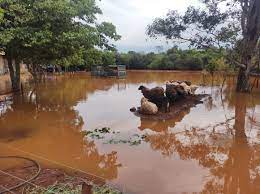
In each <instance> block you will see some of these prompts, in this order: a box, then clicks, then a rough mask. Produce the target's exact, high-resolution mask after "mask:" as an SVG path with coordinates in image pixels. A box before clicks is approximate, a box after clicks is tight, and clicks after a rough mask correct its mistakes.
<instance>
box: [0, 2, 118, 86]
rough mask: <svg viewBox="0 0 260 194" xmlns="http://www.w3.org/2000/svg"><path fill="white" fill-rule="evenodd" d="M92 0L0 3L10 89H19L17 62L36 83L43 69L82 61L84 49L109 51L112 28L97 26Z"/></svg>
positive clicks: (1, 36) (0, 32) (1, 40)
mask: <svg viewBox="0 0 260 194" xmlns="http://www.w3.org/2000/svg"><path fill="white" fill-rule="evenodd" d="M97 14H102V11H101V10H100V9H99V8H98V7H97V5H96V1H95V0H37V1H35V0H0V23H1V26H0V48H1V49H2V50H4V52H5V54H6V55H5V56H6V59H7V61H8V67H9V72H10V77H11V81H12V88H13V90H19V87H20V63H21V62H22V61H23V62H25V63H26V64H27V65H28V68H29V71H30V72H31V73H32V75H33V76H34V78H35V79H36V80H37V79H38V75H39V73H41V72H42V69H43V67H44V66H46V65H48V64H53V65H65V66H67V65H69V64H70V63H73V62H75V60H78V61H79V62H82V59H83V54H84V50H86V49H90V48H93V47H94V46H98V47H101V48H108V49H111V48H113V45H111V44H109V39H114V40H118V39H119V38H120V36H119V35H118V34H117V33H116V29H115V26H113V25H112V24H111V23H107V22H103V23H101V24H98V23H97V19H96V15H97Z"/></svg>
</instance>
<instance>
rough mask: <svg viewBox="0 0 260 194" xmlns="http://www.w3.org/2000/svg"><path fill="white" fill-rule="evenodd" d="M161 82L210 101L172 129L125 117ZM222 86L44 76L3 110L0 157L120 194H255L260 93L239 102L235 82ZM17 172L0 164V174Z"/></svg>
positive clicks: (259, 189)
mask: <svg viewBox="0 0 260 194" xmlns="http://www.w3.org/2000/svg"><path fill="white" fill-rule="evenodd" d="M167 80H190V81H192V82H193V83H194V84H197V85H200V88H199V89H198V90H197V93H201V94H209V95H210V97H209V98H206V99H204V103H203V104H199V105H197V106H196V107H193V108H190V109H188V110H185V111H184V112H182V113H181V114H179V115H178V116H177V117H176V118H174V119H169V120H149V119H142V118H139V117H137V116H135V115H134V114H133V113H132V112H130V111H129V109H130V108H131V107H134V106H139V105H140V99H141V97H142V95H141V93H140V91H138V87H139V86H140V85H145V86H147V87H154V86H164V85H165V81H167ZM222 81H223V79H222V78H221V77H215V79H214V82H213V83H212V81H211V76H203V75H202V74H201V73H199V72H193V73H192V72H182V73H181V72H159V71H158V72H152V71H151V72H149V71H147V72H141V71H137V72H136V71H131V72H128V76H127V78H126V79H103V78H93V77H91V76H90V75H89V74H88V73H86V74H78V75H77V74H76V75H66V76H58V77H49V78H48V80H46V82H45V83H42V84H40V85H39V87H38V88H36V89H34V88H33V85H30V84H29V85H28V89H27V90H26V92H25V95H24V97H15V96H14V97H13V100H12V101H11V102H8V103H7V104H4V105H2V106H1V117H0V156H4V155H19V156H27V157H31V158H33V159H35V160H37V161H39V162H40V163H41V164H42V165H44V166H46V167H49V168H58V169H64V170H68V171H69V170H77V171H80V172H87V173H89V174H92V175H93V176H97V177H99V178H101V179H103V180H104V181H106V182H108V183H110V184H112V185H115V186H116V187H117V188H119V189H120V190H122V191H124V192H126V193H137V194H139V193H140V194H159V193H160V194H169V193H182V192H188V193H192V192H202V193H229V194H230V193H260V91H259V90H258V91H257V90H255V91H254V92H253V93H252V94H250V95H246V94H237V93H235V92H234V90H235V89H234V87H235V85H234V78H233V77H229V78H228V79H227V82H226V83H225V85H224V87H223V88H222V89H221V85H222ZM221 90H222V92H221ZM102 129H103V130H102ZM15 165H16V163H12V162H10V161H8V160H0V169H2V170H3V169H6V168H7V167H10V166H15Z"/></svg>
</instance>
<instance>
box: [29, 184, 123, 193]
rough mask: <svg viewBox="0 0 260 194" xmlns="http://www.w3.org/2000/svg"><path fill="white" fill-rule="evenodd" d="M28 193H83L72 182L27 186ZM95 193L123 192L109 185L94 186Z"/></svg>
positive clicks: (79, 187)
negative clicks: (44, 186)
mask: <svg viewBox="0 0 260 194" xmlns="http://www.w3.org/2000/svg"><path fill="white" fill-rule="evenodd" d="M24 193H26V194H81V186H76V187H75V186H73V185H71V184H54V185H51V186H49V187H48V188H46V189H44V188H41V187H36V188H27V189H25V191H24ZM93 194H123V193H121V192H119V191H116V190H114V189H112V188H110V187H108V186H102V187H98V186H94V187H93Z"/></svg>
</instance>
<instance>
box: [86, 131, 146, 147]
mask: <svg viewBox="0 0 260 194" xmlns="http://www.w3.org/2000/svg"><path fill="white" fill-rule="evenodd" d="M82 134H83V135H84V136H85V137H89V138H91V139H93V140H101V139H105V138H106V135H107V134H113V136H112V137H111V139H110V140H108V141H105V142H103V143H104V144H129V145H130V146H137V145H140V144H141V143H142V142H143V141H144V140H145V139H146V136H145V135H139V134H134V135H132V136H131V137H130V138H127V139H125V138H118V134H120V132H116V131H113V130H111V129H110V128H108V127H104V128H101V129H95V130H94V131H84V132H82Z"/></svg>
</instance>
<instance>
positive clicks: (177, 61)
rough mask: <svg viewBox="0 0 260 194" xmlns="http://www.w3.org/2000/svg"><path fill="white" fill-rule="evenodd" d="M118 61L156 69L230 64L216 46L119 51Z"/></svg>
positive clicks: (131, 67)
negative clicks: (158, 50)
mask: <svg viewBox="0 0 260 194" xmlns="http://www.w3.org/2000/svg"><path fill="white" fill-rule="evenodd" d="M116 63H117V64H118V65H121V64H123V65H126V66H127V68H128V69H154V70H203V69H206V70H207V69H210V68H211V67H213V68H214V69H216V70H221V69H222V68H224V67H228V66H229V65H228V63H226V61H225V58H224V52H215V49H214V48H212V49H207V50H198V49H188V50H182V49H180V48H178V47H177V46H175V47H173V48H171V49H169V50H167V51H166V52H162V53H153V52H151V53H147V54H145V53H137V52H134V51H130V52H128V53H118V54H116Z"/></svg>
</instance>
